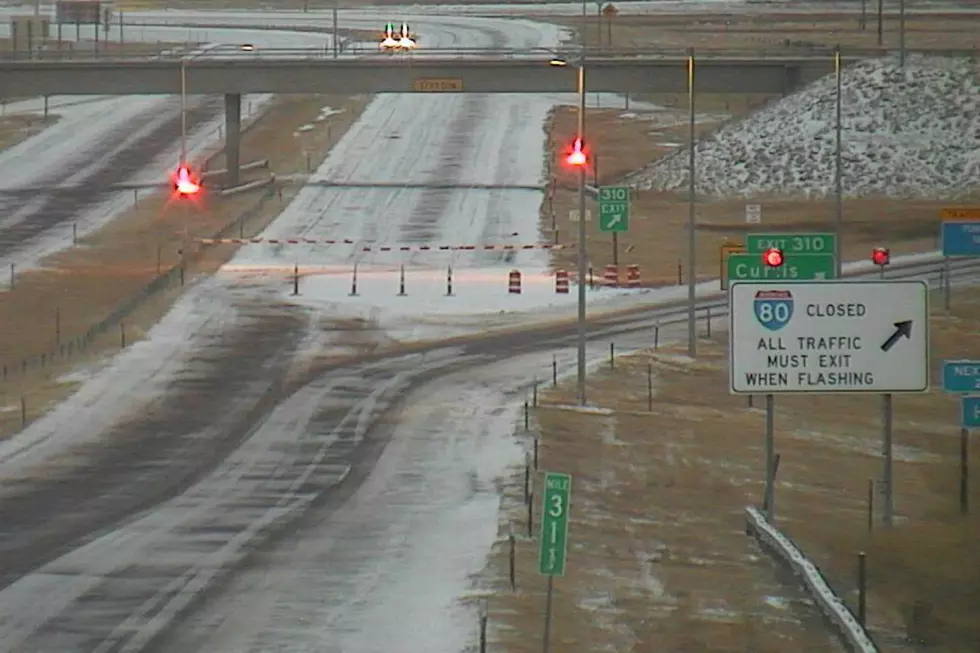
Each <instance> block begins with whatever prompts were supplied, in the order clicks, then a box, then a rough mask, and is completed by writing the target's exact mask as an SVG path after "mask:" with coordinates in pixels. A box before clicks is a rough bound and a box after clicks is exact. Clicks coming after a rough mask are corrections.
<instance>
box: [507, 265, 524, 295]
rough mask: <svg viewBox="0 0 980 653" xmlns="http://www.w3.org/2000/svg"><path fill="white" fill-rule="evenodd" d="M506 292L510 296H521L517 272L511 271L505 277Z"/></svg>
mask: <svg viewBox="0 0 980 653" xmlns="http://www.w3.org/2000/svg"><path fill="white" fill-rule="evenodd" d="M507 292H509V293H511V294H512V295H520V294H521V273H520V271H519V270H511V271H510V274H509V275H508V276H507Z"/></svg>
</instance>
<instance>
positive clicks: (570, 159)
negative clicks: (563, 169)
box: [565, 138, 589, 168]
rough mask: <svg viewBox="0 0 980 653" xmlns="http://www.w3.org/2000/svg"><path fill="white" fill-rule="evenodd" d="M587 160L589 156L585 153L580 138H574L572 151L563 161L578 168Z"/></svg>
mask: <svg viewBox="0 0 980 653" xmlns="http://www.w3.org/2000/svg"><path fill="white" fill-rule="evenodd" d="M588 162H589V157H588V156H586V154H585V145H584V144H583V143H582V139H581V138H576V139H575V142H574V143H572V151H571V152H569V153H568V155H567V156H566V157H565V163H567V164H568V165H570V166H572V167H574V168H580V167H582V166H584V165H585V164H587V163H588Z"/></svg>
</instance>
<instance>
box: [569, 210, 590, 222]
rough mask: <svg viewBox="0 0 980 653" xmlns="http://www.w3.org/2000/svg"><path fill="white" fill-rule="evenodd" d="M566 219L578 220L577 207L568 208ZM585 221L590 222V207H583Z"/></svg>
mask: <svg viewBox="0 0 980 653" xmlns="http://www.w3.org/2000/svg"><path fill="white" fill-rule="evenodd" d="M568 221H569V222H578V209H568ZM585 221H586V222H592V209H585Z"/></svg>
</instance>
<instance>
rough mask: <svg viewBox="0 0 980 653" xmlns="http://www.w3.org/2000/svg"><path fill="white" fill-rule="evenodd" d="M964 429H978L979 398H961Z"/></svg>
mask: <svg viewBox="0 0 980 653" xmlns="http://www.w3.org/2000/svg"><path fill="white" fill-rule="evenodd" d="M960 424H961V425H962V426H963V428H965V429H980V396H973V397H963V421H962V422H960Z"/></svg>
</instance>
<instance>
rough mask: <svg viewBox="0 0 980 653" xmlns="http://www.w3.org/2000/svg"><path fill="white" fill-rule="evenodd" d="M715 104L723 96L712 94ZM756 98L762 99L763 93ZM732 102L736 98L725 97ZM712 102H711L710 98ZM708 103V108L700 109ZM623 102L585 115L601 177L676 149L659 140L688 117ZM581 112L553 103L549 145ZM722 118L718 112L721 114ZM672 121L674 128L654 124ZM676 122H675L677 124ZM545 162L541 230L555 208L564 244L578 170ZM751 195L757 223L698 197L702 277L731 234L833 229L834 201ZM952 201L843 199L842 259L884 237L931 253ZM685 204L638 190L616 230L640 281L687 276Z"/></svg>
mask: <svg viewBox="0 0 980 653" xmlns="http://www.w3.org/2000/svg"><path fill="white" fill-rule="evenodd" d="M713 100H714V102H715V103H716V104H715V106H718V104H717V103H720V102H722V101H723V100H721V99H720V98H713ZM758 101H759V102H761V101H762V100H761V99H759V100H758ZM730 106H735V105H732V104H730ZM709 107H710V105H709ZM704 110H705V111H709V112H710V111H711V109H710V108H705V109H704ZM747 110H750V107H749V105H748V103H746V104H742V105H738V106H737V107H736V108H735V113H736V115H737V114H738V113H744V112H745V111H747ZM622 113H623V111H622V110H621V109H598V110H593V111H590V112H589V115H588V116H587V126H586V133H587V134H590V136H589V137H588V140H589V142H590V143H591V146H592V147H593V148H594V151H595V153H596V154H597V155H598V163H599V182H600V184H603V185H612V184H616V183H617V182H618V181H619V180H621V179H622V178H623V177H624V176H625V175H627V174H629V173H630V172H633V171H635V170H637V169H639V168H642V167H643V166H644V165H645V164H647V163H648V162H649V161H650V160H651V159H654V158H656V157H657V156H664V155H666V154H669V153H670V152H673V151H675V150H676V148H674V147H665V146H664V143H682V144H683V143H686V142H687V129H688V128H687V124H686V121H685V119H684V117H683V116H676V115H675V116H672V115H671V112H656V113H653V114H648V115H650V116H657V117H658V118H657V120H658V122H651V121H650V120H645V119H643V118H644V115H645V114H643V113H642V112H641V113H639V118H621V117H620V116H621V115H622ZM576 119H577V110H576V109H573V108H569V107H559V108H558V109H556V111H555V113H554V114H553V118H552V119H551V120H550V121H549V124H548V126H547V127H546V130H547V133H548V134H549V139H550V144H549V151H551V152H555V153H557V154H556V157H555V158H556V159H558V158H560V157H561V147H560V146H559V145H560V144H562V143H569V142H571V140H572V139H573V138H574V134H575V130H576ZM719 121H720V117H719ZM671 122H673V123H674V124H675V125H677V126H673V127H663V126H658V125H661V124H664V123H667V124H669V123H671ZM678 123H679V124H678ZM718 124H719V122H718V121H716V122H705V123H703V124H699V125H698V135H699V136H700V135H701V134H702V133H706V132H708V131H710V130H711V129H712V128H714V127H715V126H716V125H718ZM551 169H552V171H553V174H554V175H555V176H556V178H557V181H558V190H557V191H556V193H555V197H554V199H553V200H552V202H551V206H550V207H549V203H548V202H547V200H546V201H545V203H544V204H543V205H542V210H541V216H542V217H541V229H542V233H543V234H545V237H546V238H550V239H551V240H554V232H553V231H552V218H551V210H552V209H553V211H554V216H555V226H556V227H557V228H558V240H559V241H560V242H562V243H569V242H574V241H575V240H576V239H577V231H576V229H577V225H576V224H575V223H572V222H570V221H569V219H568V218H569V210H570V209H576V208H577V207H578V195H577V193H576V192H575V191H574V190H572V189H573V188H575V185H576V184H577V178H576V176H575V175H576V173H574V172H569V171H567V170H566V169H564V168H563V167H562V165H561V164H560V162H557V161H556V162H552V164H551ZM752 203H760V204H762V205H763V217H762V224H761V225H748V224H746V223H745V204H746V202H745V201H742V200H724V201H717V200H716V201H704V200H702V199H700V198H699V203H698V205H697V209H696V210H697V222H698V229H699V232H700V233H699V234H698V238H697V271H698V277H699V278H700V279H710V278H717V277H718V276H719V273H720V249H719V248H720V247H721V245H722V244H723V243H725V242H726V241H728V240H732V239H734V240H735V241H741V240H742V239H743V237H744V235H745V234H746V233H748V232H751V231H756V232H772V231H791V232H792V231H796V232H804V231H818V232H825V231H833V230H834V224H835V217H836V209H835V203H834V201H833V200H809V201H808V200H787V199H771V200H766V199H765V198H763V199H760V200H753V202H752ZM949 205H950V203H949V202H948V201H946V202H944V201H933V200H891V199H878V198H867V199H854V200H846V201H845V202H844V229H843V238H842V241H841V242H842V246H843V249H842V252H843V258H844V259H845V260H847V261H853V260H865V259H867V258H868V257H870V252H871V249H872V248H873V247H875V246H880V245H887V246H888V247H890V248H891V250H892V252H893V253H894V254H909V253H915V252H922V251H929V250H932V249H935V248H936V247H937V237H938V233H939V224H940V222H941V220H940V217H939V216H940V211H941V210H942V208H944V207H945V206H949ZM588 206H589V208H590V209H591V211H592V214H593V221H592V222H591V223H589V225H588V246H589V258H590V260H591V263H592V265H593V266H594V267H595V269H596V274H597V275H598V274H601V269H602V267H603V266H604V265H606V264H608V263H612V261H613V256H612V237H611V235H609V234H603V233H600V232H599V227H598V223H597V222H596V217H595V216H596V215H597V213H598V210H597V207H596V204H595V202H594V201H592V200H591V199H590V200H588ZM687 216H688V202H687V197H686V194H684V193H677V192H670V193H668V192H659V191H634V194H633V200H632V206H631V215H630V230H629V232H628V233H626V234H620V236H619V248H620V250H619V251H620V258H619V260H620V269H621V270H622V269H623V268H624V267H625V266H626V265H629V264H634V263H635V264H637V265H639V266H640V273H641V276H642V278H643V280H644V282H648V283H653V284H671V283H678V279H679V270H680V271H683V273H684V274H686V269H687V266H686V263H685V261H686V257H687V241H686V236H685V234H686V224H687ZM574 257H575V250H573V249H572V250H556V251H554V252H553V254H552V262H553V265H554V266H555V267H563V268H565V269H573V268H574V264H575V259H574Z"/></svg>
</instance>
